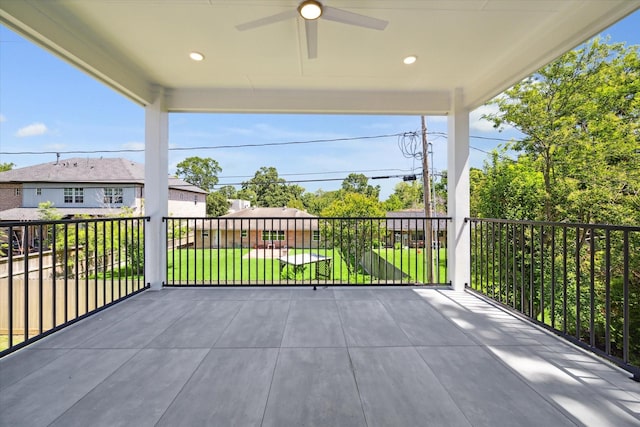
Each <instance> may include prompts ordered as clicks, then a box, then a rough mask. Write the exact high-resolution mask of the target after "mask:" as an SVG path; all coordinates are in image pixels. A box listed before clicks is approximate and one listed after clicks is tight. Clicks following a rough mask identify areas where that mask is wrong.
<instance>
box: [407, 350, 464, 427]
mask: <svg viewBox="0 0 640 427" xmlns="http://www.w3.org/2000/svg"><path fill="white" fill-rule="evenodd" d="M413 351H415V352H416V353H417V354H418V357H419V358H420V360H422V363H423V364H424V365H425V367H426V368H427V369H428V370H429V372H431V375H433V377H434V378H435V379H436V381H437V382H438V384H439V385H440V387H441V388H442V389H443V390H444V391H445V393H447V396H449V399H450V400H451V402H452V403H453V405H454V406H455V407H456V408H457V409H458V412H459V413H460V414H462V416H463V417H464V419H465V420H467V422H468V423H469V425H470V426H473V422H471V420H470V419H469V417H468V416H467V414H466V412H465V411H464V410H463V407H462V406H460V404H458V401H457V400H456V399H455V398H454V397H453V396H452V395H451V392H450V391H449V389H448V388H447V387H446V386H445V385H444V384H443V383H442V381H441V380H440V377H439V376H438V374H437V373H436V372H435V371H434V370H433V369H432V368H431V366H430V365H429V362H428V361H427V360H426V359H425V358H424V356H423V355H422V353H421V352H419V351H418V349H417V348H416V347H414V348H413ZM463 406H464V405H463Z"/></svg>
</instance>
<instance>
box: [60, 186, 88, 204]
mask: <svg viewBox="0 0 640 427" xmlns="http://www.w3.org/2000/svg"><path fill="white" fill-rule="evenodd" d="M64 202H65V203H84V188H65V189H64Z"/></svg>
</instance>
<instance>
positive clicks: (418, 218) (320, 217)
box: [162, 216, 453, 221]
mask: <svg viewBox="0 0 640 427" xmlns="http://www.w3.org/2000/svg"><path fill="white" fill-rule="evenodd" d="M354 219H366V220H379V221H399V220H403V221H404V220H447V221H451V220H452V219H453V218H452V217H450V216H429V217H427V216H406V217H369V216H350V217H348V216H345V217H327V216H317V217H265V216H260V217H257V216H256V217H242V218H241V217H237V218H234V217H216V216H213V217H176V216H170V217H166V216H165V217H162V220H163V221H166V220H179V221H186V220H202V221H218V220H219V221H225V220H226V221H240V220H243V221H249V220H261V221H262V220H267V221H271V220H273V221H285V220H288V221H291V220H300V221H314V220H354Z"/></svg>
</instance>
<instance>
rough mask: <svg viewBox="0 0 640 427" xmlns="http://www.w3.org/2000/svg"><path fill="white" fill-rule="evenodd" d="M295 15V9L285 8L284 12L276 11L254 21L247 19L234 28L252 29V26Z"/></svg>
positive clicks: (296, 14) (271, 22) (282, 19)
mask: <svg viewBox="0 0 640 427" xmlns="http://www.w3.org/2000/svg"><path fill="white" fill-rule="evenodd" d="M296 16H298V11H297V10H295V9H294V10H287V11H285V12H280V13H276V14H275V15H271V16H266V17H264V18H260V19H256V20H255V21H249V22H245V23H244V24H240V25H236V28H237V29H238V31H246V30H252V29H254V28H258V27H263V26H265V25H269V24H273V23H276V22H280V21H284V20H286V19H290V18H295V17H296Z"/></svg>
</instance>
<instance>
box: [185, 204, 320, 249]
mask: <svg viewBox="0 0 640 427" xmlns="http://www.w3.org/2000/svg"><path fill="white" fill-rule="evenodd" d="M196 228H197V231H196V233H197V234H198V237H197V240H198V241H199V243H198V245H199V246H200V247H219V248H241V247H242V248H285V247H288V248H293V247H298V248H300V247H305V248H311V247H317V246H318V244H319V242H320V230H319V228H318V217H316V216H314V215H311V214H309V213H307V212H305V211H301V210H298V209H294V208H287V207H284V208H257V207H253V208H246V209H241V210H239V211H236V212H232V213H229V214H227V215H223V216H221V217H219V218H215V219H205V220H197V221H196Z"/></svg>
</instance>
